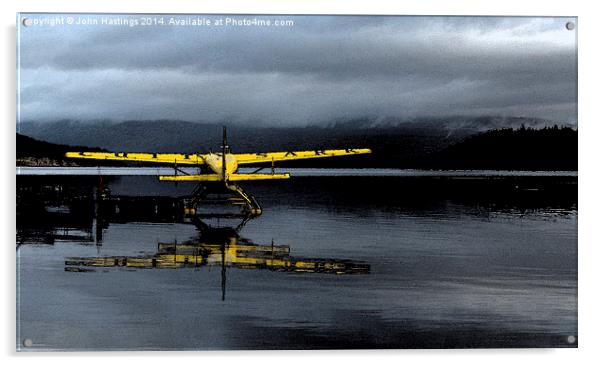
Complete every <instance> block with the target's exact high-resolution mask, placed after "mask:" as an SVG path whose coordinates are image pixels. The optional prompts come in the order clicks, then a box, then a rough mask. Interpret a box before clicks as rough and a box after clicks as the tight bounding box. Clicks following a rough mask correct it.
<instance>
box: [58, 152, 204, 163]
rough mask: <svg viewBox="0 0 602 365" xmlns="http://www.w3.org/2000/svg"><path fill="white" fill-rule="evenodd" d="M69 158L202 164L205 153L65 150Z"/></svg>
mask: <svg viewBox="0 0 602 365" xmlns="http://www.w3.org/2000/svg"><path fill="white" fill-rule="evenodd" d="M65 156H66V157H69V158H81V159H89V160H110V161H134V162H154V163H159V164H177V165H203V164H205V157H206V156H207V155H199V154H181V153H127V152H67V153H66V154H65Z"/></svg>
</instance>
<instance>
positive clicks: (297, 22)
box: [18, 14, 577, 126]
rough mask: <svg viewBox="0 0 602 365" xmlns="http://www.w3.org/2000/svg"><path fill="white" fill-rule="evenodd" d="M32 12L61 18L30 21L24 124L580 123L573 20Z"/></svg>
mask: <svg viewBox="0 0 602 365" xmlns="http://www.w3.org/2000/svg"><path fill="white" fill-rule="evenodd" d="M22 17H26V18H28V19H30V21H35V22H40V21H44V20H43V19H46V20H45V21H49V20H51V19H54V18H59V19H60V18H62V19H63V22H64V24H55V25H54V26H52V25H49V24H42V25H39V24H37V23H34V24H30V26H28V27H24V26H22V25H19V31H18V37H19V40H18V44H19V51H20V52H19V55H18V57H19V60H18V61H19V63H20V72H19V78H20V82H19V85H20V110H19V113H20V119H21V121H32V120H35V121H48V120H57V119H64V118H66V119H74V120H102V119H110V120H115V121H121V120H131V119H179V120H188V121H209V122H223V121H227V122H228V123H232V122H241V123H243V122H244V123H246V122H253V123H261V124H267V125H283V126H284V125H306V124H315V123H324V122H330V121H333V120H340V119H346V118H356V117H369V118H399V119H406V118H414V117H446V116H457V115H470V116H473V115H476V116H480V115H496V116H522V117H539V118H548V119H552V120H554V121H557V122H559V123H576V119H577V115H576V112H577V104H576V88H577V72H576V62H577V58H576V47H577V46H576V30H572V31H569V30H567V29H566V27H565V25H566V23H567V21H575V19H569V18H495V17H483V18H463V17H372V16H370V17H349V16H340V17H339V16H320V17H301V16H266V17H254V16H244V17H243V16H237V17H232V18H235V19H242V18H247V19H253V18H257V19H260V20H268V19H269V20H270V21H272V22H273V21H274V20H292V21H293V22H294V25H292V26H285V27H275V26H270V27H259V26H229V25H225V24H224V25H222V26H220V25H211V26H193V25H189V26H175V25H174V26H171V25H168V24H167V23H168V21H169V20H170V18H171V17H172V16H170V15H166V16H163V21H164V22H165V23H166V24H165V25H162V26H159V25H158V26H142V25H141V22H142V21H143V20H142V19H141V18H143V17H146V16H119V15H71V19H73V21H74V22H77V21H78V18H80V19H81V18H88V19H87V20H88V22H90V23H94V22H98V23H99V24H97V25H68V24H67V15H64V16H60V15H57V16H47V15H39V14H32V15H22ZM198 17H200V18H205V19H209V20H210V21H211V22H212V23H215V21H216V20H218V19H220V18H224V20H225V18H226V17H227V16H198ZM103 18H104V21H107V19H108V18H111V19H113V21H115V19H116V18H119V19H121V21H122V22H124V21H125V22H132V21H134V20H137V21H138V22H139V24H138V25H136V26H129V25H127V24H126V25H103V24H102V22H103ZM155 18H159V16H155ZM174 18H175V19H176V20H179V21H185V20H192V19H196V18H197V16H174ZM59 21H60V20H59ZM151 21H153V22H154V20H152V19H151Z"/></svg>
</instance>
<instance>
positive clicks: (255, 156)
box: [235, 148, 372, 165]
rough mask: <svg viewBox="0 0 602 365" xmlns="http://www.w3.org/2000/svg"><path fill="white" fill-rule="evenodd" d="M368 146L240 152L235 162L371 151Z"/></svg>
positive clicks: (241, 163) (256, 161) (298, 158)
mask: <svg viewBox="0 0 602 365" xmlns="http://www.w3.org/2000/svg"><path fill="white" fill-rule="evenodd" d="M371 152H372V151H371V150H370V149H368V148H356V149H353V148H351V149H346V150H314V151H288V152H267V153H242V154H236V155H235V156H236V162H238V164H239V165H244V164H252V163H262V162H272V161H274V162H277V161H292V160H304V159H310V158H326V157H336V156H352V155H361V154H367V153H371Z"/></svg>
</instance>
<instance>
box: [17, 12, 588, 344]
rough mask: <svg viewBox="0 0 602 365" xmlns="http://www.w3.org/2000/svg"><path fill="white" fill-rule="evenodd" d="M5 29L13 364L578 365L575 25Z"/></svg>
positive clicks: (233, 20)
mask: <svg viewBox="0 0 602 365" xmlns="http://www.w3.org/2000/svg"><path fill="white" fill-rule="evenodd" d="M16 30H17V103H18V105H17V121H16V122H17V127H16V130H17V136H16V139H17V144H16V146H17V150H16V158H17V159H16V165H17V186H16V197H17V199H16V200H17V207H16V223H17V227H16V262H17V313H16V316H17V328H16V331H17V336H16V340H17V343H16V347H17V350H19V351H55V350H64V351H89V350H92V351H95V350H248V349H259V350H272V349H307V350H311V349H391V348H393V349H409V348H428V349H430V348H497V347H510V348H518V347H577V343H578V332H577V216H578V214H577V124H578V122H577V31H578V23H577V18H576V17H495V16H483V17H475V16H471V17H463V16H453V17H451V16H450V17H447V16H437V17H435V16H347V15H345V16H334V15H328V16H326V15H312V16H301V15H227V14H212V15H207V14H100V13H99V14H77V13H70V14H58V13H56V14H55V13H21V14H17V25H16Z"/></svg>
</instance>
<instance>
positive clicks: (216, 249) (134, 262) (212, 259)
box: [65, 226, 370, 300]
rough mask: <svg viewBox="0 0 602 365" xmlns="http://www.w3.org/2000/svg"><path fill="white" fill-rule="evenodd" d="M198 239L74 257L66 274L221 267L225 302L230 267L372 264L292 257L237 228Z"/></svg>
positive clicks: (361, 269)
mask: <svg viewBox="0 0 602 365" xmlns="http://www.w3.org/2000/svg"><path fill="white" fill-rule="evenodd" d="M198 227H199V231H200V235H199V237H198V238H197V239H195V240H192V241H189V242H184V243H177V242H174V243H159V244H158V247H157V250H158V252H157V253H156V254H154V255H148V256H110V257H70V258H67V260H66V261H65V271H70V272H86V271H94V268H95V267H126V268H133V269H153V268H154V269H177V268H191V267H197V268H198V267H204V266H221V269H222V273H221V274H222V300H224V299H225V288H226V268H227V267H234V268H240V269H267V270H271V271H280V272H298V273H325V274H338V275H343V274H367V273H369V272H370V265H368V264H364V263H357V262H353V261H351V260H341V259H328V258H301V257H294V256H290V247H289V246H280V245H274V242H272V243H271V245H257V244H254V243H253V242H251V241H249V240H247V239H245V238H243V237H240V236H239V234H238V232H237V230H236V229H232V228H209V227H208V226H198Z"/></svg>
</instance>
